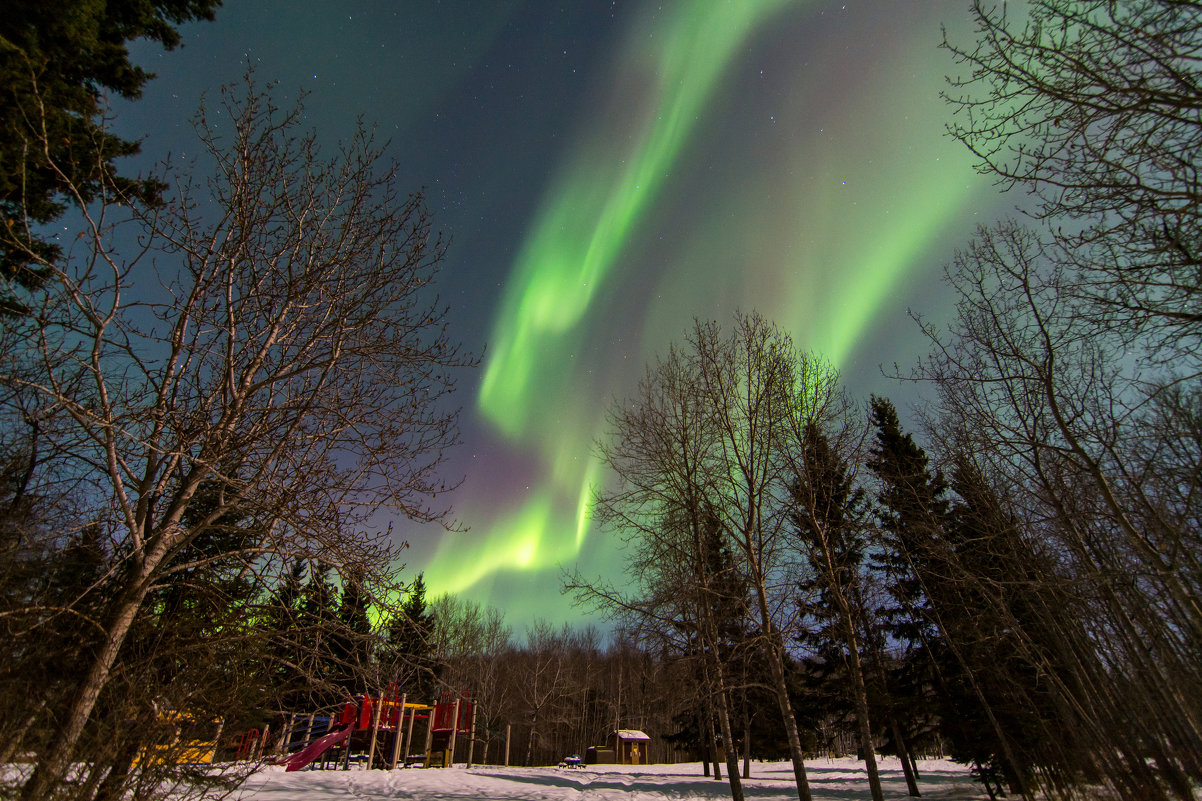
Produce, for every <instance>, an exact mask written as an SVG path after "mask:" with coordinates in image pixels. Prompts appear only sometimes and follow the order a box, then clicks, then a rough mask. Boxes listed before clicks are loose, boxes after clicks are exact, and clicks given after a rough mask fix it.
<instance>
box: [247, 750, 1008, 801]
mask: <svg viewBox="0 0 1202 801" xmlns="http://www.w3.org/2000/svg"><path fill="white" fill-rule="evenodd" d="M880 770H881V780H882V783H883V786H884V791H885V798H886V799H890V801H895V800H896V801H900V799H906V798H908V796H907V795H906V781H905V778H904V776H903V775H902V771H901V763H900V762H898V760H896V759H890V758H884V759H881V761H880ZM918 770H919V774H920V781H919V789H920V790H921V791H922V796H923V798H925V799H937V800H938V801H981V799H987V798H988V795H987V794H986V793H985V791H984V790H983V789H981V787H980V785H977V784H975V783H973V781H972V779H971V778H970V777H969V775H968V771H967V770H966V769H965V768H964V767H963V766H961V765H956V764H954V763H952V762H947V761H942V760H922V761H920V762H919V763H918ZM806 771H807V773H808V775H809V779H810V788H811V789H812V790H813V793H814V799H815V801H850V799H868V798H871V795H870V793H869V791H868V781H867V778H866V774H865V772H864V764H863V763H862V762H858V761H856V760H855V759H854V758H845V759H814V760H810V761H808V762H806ZM243 792H244V794H243V798H244V799H245V801H333V800H334V799H339V801H345V799H348V798H349V799H413V800H414V801H416V800H417V799H421V801H451V800H452V799H454V800H455V801H461V800H463V799H489V800H490V801H608V800H609V799H614V800H615V801H616V799H623V801H666V800H667V799H671V800H672V801H683V800H684V799H710V798H713V799H721V798H730V787H729V785H728V784H727V782H726V779H725V773H724V774H723V780H722V781H721V782H717V781H714V780H713V779H707V778H705V777H704V776H702V775H701V765H700V764H699V763H696V762H693V763H688V764H682V765H649V766H642V767H631V766H629V765H590V766H588V767H587V768H585V769H583V770H561V769H559V768H502V767H494V766H491V765H490V766H477V767H472V768H470V769H465V768H464V767H462V766H459V765H457V766H455V767H454V768H450V769H447V770H421V769H417V768H408V769H404V770H394V771H383V770H376V771H361V770H351V771H345V772H344V771H338V770H331V771H314V770H305V771H298V772H295V773H285V772H284V769H283V768H274V767H271V768H264V769H263V770H261V771H259V772H258V773H256V774H255V775H254V776H251V777H250V779H249V780H248V781H247V783H246V785H245V786H244V788H243ZM743 792H744V794H745V795H746V797H747V799H748V801H789V799H796V798H797V791H796V789H795V786H794V784H793V770H792V766H791V765H790V764H789V763H781V762H772V763H762V762H753V763H752V765H751V778H750V779H745V780H744V781H743Z"/></svg>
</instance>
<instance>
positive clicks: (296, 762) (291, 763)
mask: <svg viewBox="0 0 1202 801" xmlns="http://www.w3.org/2000/svg"><path fill="white" fill-rule="evenodd" d="M354 728H355V724H353V723H352V724H351V725H349V726H347V727H346V728H345V729H339V730H338V731H332V732H330V733H329V734H327V735H326V736H325V737H322V738H321V739H319V740H314V741H313V742H311V743H309V744H308V745H306V746H305V747H304V748H303V749H302V750H300V751H297V752H296V753H295V754H293V755H292V756H290V757H288V761H287V762H285V763H284V764H285V765H286V766H287V767H285V768H284V772H285V773H287V772H288V771H292V770H302V769H304V768H307V767H309V763H310V762H312V761H313V760H315V759H317V758H318V757H319V756H321V755H322V754H324V753H325V752H326V751H328V750H329V749H331V748H333V747H334V746H336V745H338V743H340V742H342V741H343V740H345V739H346V738H347V736H348V735H349V734H350V733H351V730H352V729H354Z"/></svg>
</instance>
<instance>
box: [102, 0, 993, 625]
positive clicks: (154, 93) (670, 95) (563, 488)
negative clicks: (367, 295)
mask: <svg viewBox="0 0 1202 801" xmlns="http://www.w3.org/2000/svg"><path fill="white" fill-rule="evenodd" d="M967 5H968V4H967V0H955V1H954V2H949V1H947V0H847V2H820V1H819V0H689V1H682V2H672V1H671V0H663V1H662V2H643V1H642V0H622V1H621V2H601V1H600V0H582V1H581V2H544V1H543V0H527V1H526V2H521V1H518V0H515V1H513V2H504V1H503V0H470V1H469V0H443V2H437V0H408V1H407V2H404V3H399V2H395V0H376V1H375V2H366V1H365V2H355V1H353V0H347V1H346V2H337V3H335V2H317V0H307V1H306V2H296V1H295V0H226V6H225V7H224V8H222V9H220V10H219V11H218V13H217V20H216V22H214V23H198V24H191V25H187V26H185V27H184V28H183V29H182V31H181V32H182V34H183V40H184V47H183V48H181V49H178V50H176V51H172V52H166V53H164V52H163V51H161V49H159V48H156V47H154V46H150V45H144V46H143V45H139V46H137V47H135V48H134V57H135V60H136V61H138V62H139V63H141V64H143V65H144V66H146V67H147V68H149V69H151V70H153V71H154V72H155V73H156V75H157V77H156V79H155V80H154V81H152V82H151V83H150V84H148V85H147V87H146V90H145V92H144V95H143V98H142V99H141V100H139V101H137V102H135V103H129V104H119V105H118V106H117V107H116V109H115V111H116V114H117V127H118V133H120V134H122V135H126V136H131V137H138V138H141V139H142V140H143V150H144V155H145V158H147V159H155V160H161V159H164V158H167V157H168V154H170V158H172V159H176V160H181V161H186V160H187V159H188V158H189V157H190V155H189V154H190V150H195V144H194V139H193V134H192V132H191V128H190V126H189V122H188V121H189V118H190V117H191V115H192V114H193V112H194V111H195V109H196V106H197V104H198V103H199V100H200V98H201V95H202V94H203V93H204V92H206V91H207V92H210V93H212V92H215V91H216V89H217V87H219V86H220V85H221V84H223V83H227V82H230V81H234V80H237V79H238V78H239V76H241V74H242V73H243V72H244V71H245V67H246V65H247V63H250V64H253V65H254V67H255V70H256V73H257V75H258V77H259V78H260V79H270V80H276V81H278V82H279V88H278V93H279V95H280V96H281V100H282V101H287V99H289V98H290V97H293V96H295V94H296V93H297V92H298V91H301V90H304V91H306V92H308V98H307V100H306V111H307V116H308V120H309V122H310V123H311V124H312V125H313V126H314V127H316V128H317V129H318V131H319V132H320V134H321V136H322V138H323V139H324V140H325V141H327V142H330V143H333V142H335V141H336V140H337V139H339V138H345V137H346V136H348V135H349V134H350V132H351V131H352V130H353V127H354V121H355V120H356V118H358V117H360V116H362V117H363V119H364V120H365V121H367V122H368V123H369V124H372V125H374V126H375V128H376V131H377V133H378V135H380V136H381V137H384V138H387V139H389V140H390V145H389V147H388V155H389V156H390V157H393V158H395V159H397V160H398V162H399V163H400V165H401V171H402V180H403V182H404V183H405V184H406V185H407V187H408V188H411V189H413V190H416V189H420V188H424V190H425V192H426V195H427V198H428V202H429V206H430V209H431V211H432V214H433V218H434V223H435V225H436V227H438V228H439V229H440V230H442V231H443V232H444V233H445V234H447V235H449V237H450V238H451V240H452V243H451V247H450V251H449V253H448V257H447V259H446V261H445V263H444V266H443V271H442V274H441V278H440V287H439V291H440V293H441V297H442V299H443V301H444V302H446V303H448V304H450V307H451V323H452V325H453V327H454V329H453V330H454V331H455V332H456V333H457V335H458V336H459V337H460V338H461V339H462V340H463V342H464V343H465V345H466V346H467V347H468V348H470V349H473V350H474V351H476V352H477V353H483V354H484V359H483V360H482V364H481V366H480V368H479V369H477V370H475V371H472V372H470V373H467V374H465V375H463V376H462V378H461V380H460V390H459V393H458V394H457V395H456V396H455V397H456V399H457V400H458V401H459V402H460V403H462V404H463V419H462V426H463V439H464V444H463V445H462V446H461V447H460V448H459V449H458V450H457V451H456V452H454V453H453V454H452V455H451V458H450V460H449V462H448V465H447V474H448V476H450V477H459V476H462V477H463V478H464V482H463V485H462V486H461V487H460V489H459V490H458V491H457V492H456V493H455V495H454V497H453V500H452V502H453V504H454V506H455V519H456V520H457V521H458V522H459V523H460V524H461V525H462V526H463V527H465V528H467V529H468V530H467V531H466V532H463V533H447V532H445V531H443V530H442V529H440V528H437V527H430V526H426V527H419V526H415V525H414V524H412V523H409V522H407V521H398V522H397V524H396V532H397V537H398V539H403V540H406V541H407V542H408V543H409V547H408V549H407V550H406V551H405V552H404V554H403V557H404V560H405V562H406V564H407V567H406V574H407V575H409V576H412V575H415V574H416V573H417V571H419V570H421V571H424V572H425V576H426V581H427V584H428V585H429V587H430V592H431V594H433V595H436V594H439V593H441V592H455V593H460V594H462V595H464V596H466V597H468V598H471V599H474V600H479V601H484V602H488V603H491V604H493V605H496V606H498V607H501V608H502V609H504V610H505V611H506V612H507V615H508V619H509V622H510V623H511V624H513V625H514V626H515V627H517V628H518V629H519V630H520V629H521V628H522V627H523V626H524V625H525V624H526V623H528V622H530V621H531V620H533V619H534V618H535V617H542V618H545V619H548V620H550V621H551V622H553V623H556V624H558V623H559V622H574V621H578V620H580V619H582V618H583V617H584V616H585V615H586V614H587V613H586V612H585V611H582V610H579V609H574V608H573V607H572V605H571V601H570V599H569V598H567V597H564V596H563V595H561V593H560V584H561V568H563V567H575V566H577V565H579V566H580V567H581V568H582V570H583V571H584V572H585V573H591V574H595V575H610V576H613V575H617V574H618V571H619V570H620V565H621V558H620V556H619V555H618V554H617V552H616V550H615V544H616V541H615V540H614V539H613V538H612V537H611V536H610V535H608V534H607V533H605V532H600V531H597V530H596V528H595V527H593V526H591V525H590V523H589V518H588V502H589V497H590V492H591V488H592V487H594V486H596V485H598V484H599V483H600V482H603V481H605V479H606V477H605V475H604V473H603V471H601V469H600V468H599V466H598V463H597V461H596V459H595V458H594V443H595V442H596V440H597V438H598V437H600V436H602V435H603V434H604V433H605V425H604V415H605V410H606V408H607V406H609V405H611V404H612V403H613V402H614V401H615V400H616V399H620V398H622V397H623V396H624V395H626V394H628V393H629V392H631V390H632V388H633V387H634V386H635V384H636V382H637V381H638V379H639V378H640V377H641V375H642V373H643V370H644V367H645V365H646V364H647V363H648V362H650V361H651V360H652V359H653V358H654V357H655V355H656V354H657V353H662V352H663V351H664V350H665V349H666V347H667V345H668V344H669V343H671V342H673V341H678V340H679V339H680V338H681V336H682V335H683V333H684V331H685V330H686V329H687V328H688V327H689V326H690V324H691V321H692V319H693V318H694V317H698V318H702V319H717V320H719V321H722V322H724V323H725V322H729V321H730V319H731V317H732V315H733V313H734V312H735V311H736V310H740V309H741V310H745V311H749V310H756V311H759V312H760V313H762V314H763V315H764V316H766V317H768V318H770V319H772V320H774V321H776V322H777V323H779V324H781V325H782V326H783V327H785V328H786V329H787V330H789V331H790V332H792V334H793V336H794V337H795V339H796V341H797V343H798V344H799V346H801V347H803V348H806V349H811V350H814V351H817V352H819V353H822V354H824V355H825V356H826V357H827V358H829V359H830V360H832V361H833V362H834V363H835V364H836V365H837V366H838V367H839V368H840V369H841V370H842V371H843V374H844V378H845V380H846V383H847V384H848V385H849V387H850V388H851V389H852V390H853V391H854V392H855V393H857V394H858V395H860V396H862V397H864V398H865V399H866V398H867V396H868V394H869V393H870V392H876V393H878V394H885V395H888V396H890V397H891V398H893V399H894V400H895V402H896V403H898V405H899V407H902V408H905V406H906V405H907V404H916V403H921V396H920V395H919V394H918V390H917V389H915V388H914V387H913V386H912V385H907V384H900V383H898V382H895V381H892V380H890V379H888V378H886V377H885V376H884V375H883V373H882V367H883V366H884V367H886V368H888V367H891V366H892V365H893V364H894V363H898V364H901V365H903V366H905V365H908V364H911V363H912V362H913V361H914V359H915V358H916V357H917V356H918V355H919V354H920V353H922V351H923V341H922V338H921V336H920V335H919V333H918V331H917V329H916V327H915V325H914V324H913V322H912V321H911V320H910V319H909V317H908V316H907V309H909V308H913V309H914V310H916V311H921V312H923V313H925V314H927V315H929V316H930V317H932V318H934V319H935V320H938V319H940V318H941V317H944V316H946V315H947V314H948V313H949V309H948V305H949V298H948V295H947V294H946V292H945V290H943V288H942V286H941V284H940V282H939V276H940V274H941V267H942V265H943V264H944V263H945V262H947V261H948V260H949V259H950V257H951V255H952V252H953V250H954V249H955V248H956V247H958V246H960V245H961V244H963V243H965V242H966V241H967V239H968V237H969V236H970V235H971V233H972V230H973V228H974V227H975V226H976V225H977V224H980V223H985V222H988V221H989V220H991V219H994V218H995V217H997V216H999V215H1000V214H1001V213H1004V211H1005V209H1006V208H1007V206H1008V205H1009V204H1010V203H1012V201H1010V200H1008V199H1006V198H1005V197H1004V196H1000V195H998V193H997V192H996V189H995V188H994V187H993V186H991V185H990V183H989V182H988V180H986V179H984V178H981V177H980V176H977V175H976V174H975V173H974V171H973V169H972V162H971V159H970V156H969V154H968V152H967V151H966V150H965V149H964V147H963V146H962V145H960V144H959V143H957V142H955V141H954V140H952V139H950V138H949V137H947V136H946V135H945V134H944V128H945V125H946V124H947V122H948V120H949V114H950V110H949V108H948V107H947V106H946V104H945V103H944V102H943V101H942V100H941V99H940V98H939V92H940V90H941V89H943V88H944V86H945V76H946V75H948V74H954V73H955V71H956V65H955V64H954V63H953V62H952V61H951V58H950V56H949V55H948V54H947V53H946V51H943V50H941V49H939V48H938V44H939V41H940V38H941V32H940V31H941V26H942V27H944V28H946V29H947V31H948V34H949V36H951V37H954V38H957V39H958V40H959V41H967V40H969V39H970V38H971V33H972V29H971V23H970V21H969V20H968V11H967Z"/></svg>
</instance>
